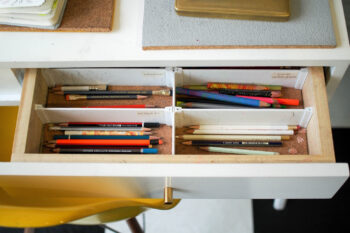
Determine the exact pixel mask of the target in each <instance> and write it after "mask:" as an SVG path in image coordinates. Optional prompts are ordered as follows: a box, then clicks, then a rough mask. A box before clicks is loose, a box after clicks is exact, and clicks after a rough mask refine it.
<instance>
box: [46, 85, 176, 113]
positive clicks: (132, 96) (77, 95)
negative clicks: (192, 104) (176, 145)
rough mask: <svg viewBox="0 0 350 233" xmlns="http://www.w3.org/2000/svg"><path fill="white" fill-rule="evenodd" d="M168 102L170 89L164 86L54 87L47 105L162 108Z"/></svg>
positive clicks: (170, 95)
mask: <svg viewBox="0 0 350 233" xmlns="http://www.w3.org/2000/svg"><path fill="white" fill-rule="evenodd" d="M171 105H172V90H171V89H170V88H169V87H164V86H147V87H145V86H119V85H118V86H117V85H98V86H96V85H91V86H61V85H59V86H54V87H52V88H50V90H49V92H48V98H47V107H90V108H91V106H95V107H100V106H101V107H105V108H127V107H129V108H134V107H135V108H152V107H157V108H163V107H167V106H171Z"/></svg>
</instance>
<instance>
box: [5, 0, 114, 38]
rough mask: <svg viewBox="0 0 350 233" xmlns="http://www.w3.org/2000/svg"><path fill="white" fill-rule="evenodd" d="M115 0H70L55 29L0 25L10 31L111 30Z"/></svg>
mask: <svg viewBox="0 0 350 233" xmlns="http://www.w3.org/2000/svg"><path fill="white" fill-rule="evenodd" d="M114 4H115V0H98V1H96V0H68V2H67V6H66V9H65V12H64V15H63V19H62V23H61V26H60V27H59V28H57V29H55V30H48V29H38V28H28V27H17V26H8V25H0V31H10V32H110V31H111V30H112V26H113V13H114Z"/></svg>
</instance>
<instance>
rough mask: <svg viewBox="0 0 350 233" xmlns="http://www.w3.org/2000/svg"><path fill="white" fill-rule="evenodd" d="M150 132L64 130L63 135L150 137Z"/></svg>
mask: <svg viewBox="0 0 350 233" xmlns="http://www.w3.org/2000/svg"><path fill="white" fill-rule="evenodd" d="M151 134H152V132H146V131H103V130H77V131H72V130H65V131H64V135H121V136H124V135H134V136H138V135H141V136H142V135H151Z"/></svg>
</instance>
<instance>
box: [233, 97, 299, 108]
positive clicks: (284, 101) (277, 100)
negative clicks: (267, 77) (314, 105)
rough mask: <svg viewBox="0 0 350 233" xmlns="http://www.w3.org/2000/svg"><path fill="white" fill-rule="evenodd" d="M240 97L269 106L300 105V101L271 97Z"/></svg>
mask: <svg viewBox="0 0 350 233" xmlns="http://www.w3.org/2000/svg"><path fill="white" fill-rule="evenodd" d="M237 96H238V97H243V98H247V99H253V100H260V101H264V102H266V103H269V104H276V103H278V104H283V105H294V106H298V105H299V100H298V99H281V98H269V97H255V96H245V95H237Z"/></svg>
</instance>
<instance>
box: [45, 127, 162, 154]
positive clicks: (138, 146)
mask: <svg viewBox="0 0 350 233" xmlns="http://www.w3.org/2000/svg"><path fill="white" fill-rule="evenodd" d="M145 126H147V127H148V128H146V127H145ZM159 127H161V124H160V123H158V122H64V123H58V124H49V125H48V129H49V131H54V132H55V133H54V135H53V136H52V140H48V141H46V142H45V143H44V147H45V148H49V149H50V151H51V152H54V153H73V154H74V153H82V154H86V153H88V154H93V153H100V154H157V153H158V149H157V148H153V147H154V146H158V145H162V144H163V140H162V139H161V138H160V137H158V136H155V135H151V134H152V133H153V131H152V130H153V129H154V128H159Z"/></svg>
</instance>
